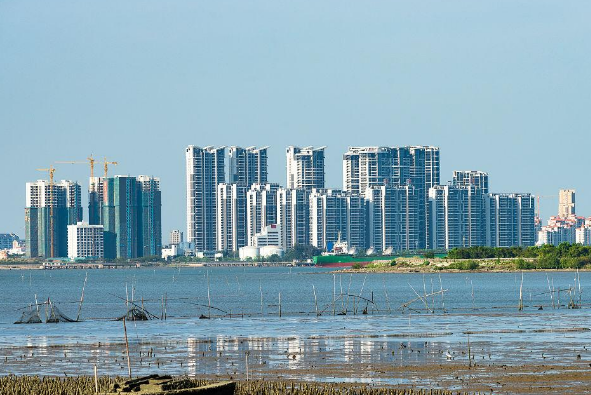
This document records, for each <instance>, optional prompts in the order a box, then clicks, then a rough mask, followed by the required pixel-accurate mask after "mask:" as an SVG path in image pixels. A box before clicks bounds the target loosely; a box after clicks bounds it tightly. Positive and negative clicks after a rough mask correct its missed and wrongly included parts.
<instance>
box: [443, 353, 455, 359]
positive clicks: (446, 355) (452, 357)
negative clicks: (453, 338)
mask: <svg viewBox="0 0 591 395" xmlns="http://www.w3.org/2000/svg"><path fill="white" fill-rule="evenodd" d="M445 357H446V358H447V360H448V361H451V360H452V359H454V356H453V355H451V353H450V352H449V351H446V352H445Z"/></svg>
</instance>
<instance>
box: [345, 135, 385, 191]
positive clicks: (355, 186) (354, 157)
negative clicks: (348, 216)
mask: <svg viewBox="0 0 591 395" xmlns="http://www.w3.org/2000/svg"><path fill="white" fill-rule="evenodd" d="M393 169H394V155H393V149H392V148H389V147H349V150H348V151H347V152H346V153H345V154H344V155H343V189H344V190H345V191H347V192H349V193H351V194H357V195H362V196H363V195H364V194H365V192H366V190H367V189H368V188H370V187H374V186H381V185H388V184H390V183H392V172H393Z"/></svg>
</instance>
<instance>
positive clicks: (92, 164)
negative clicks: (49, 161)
mask: <svg viewBox="0 0 591 395" xmlns="http://www.w3.org/2000/svg"><path fill="white" fill-rule="evenodd" d="M95 162H96V159H94V158H93V157H92V155H90V156H89V157H88V158H86V161H67V162H55V163H67V164H71V165H78V164H80V165H90V178H93V177H94V164H95Z"/></svg>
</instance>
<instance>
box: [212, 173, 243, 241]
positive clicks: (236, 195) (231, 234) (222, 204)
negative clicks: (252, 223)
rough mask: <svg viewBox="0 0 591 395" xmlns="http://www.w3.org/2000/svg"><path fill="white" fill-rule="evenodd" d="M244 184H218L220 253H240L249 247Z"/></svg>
mask: <svg viewBox="0 0 591 395" xmlns="http://www.w3.org/2000/svg"><path fill="white" fill-rule="evenodd" d="M246 191H247V187H246V185H244V184H218V190H217V204H216V209H217V215H216V221H217V224H216V232H217V233H216V241H217V250H218V251H238V250H239V249H240V247H244V246H245V245H247V238H246Z"/></svg>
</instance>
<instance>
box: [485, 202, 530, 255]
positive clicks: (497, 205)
mask: <svg viewBox="0 0 591 395" xmlns="http://www.w3.org/2000/svg"><path fill="white" fill-rule="evenodd" d="M485 203H486V219H487V226H486V228H487V244H486V245H488V246H491V247H514V246H522V247H529V246H533V245H534V244H535V242H536V231H535V202H534V197H533V196H532V195H531V194H529V193H523V194H519V193H510V194H508V193H489V194H488V195H487V197H486V199H485Z"/></svg>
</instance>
